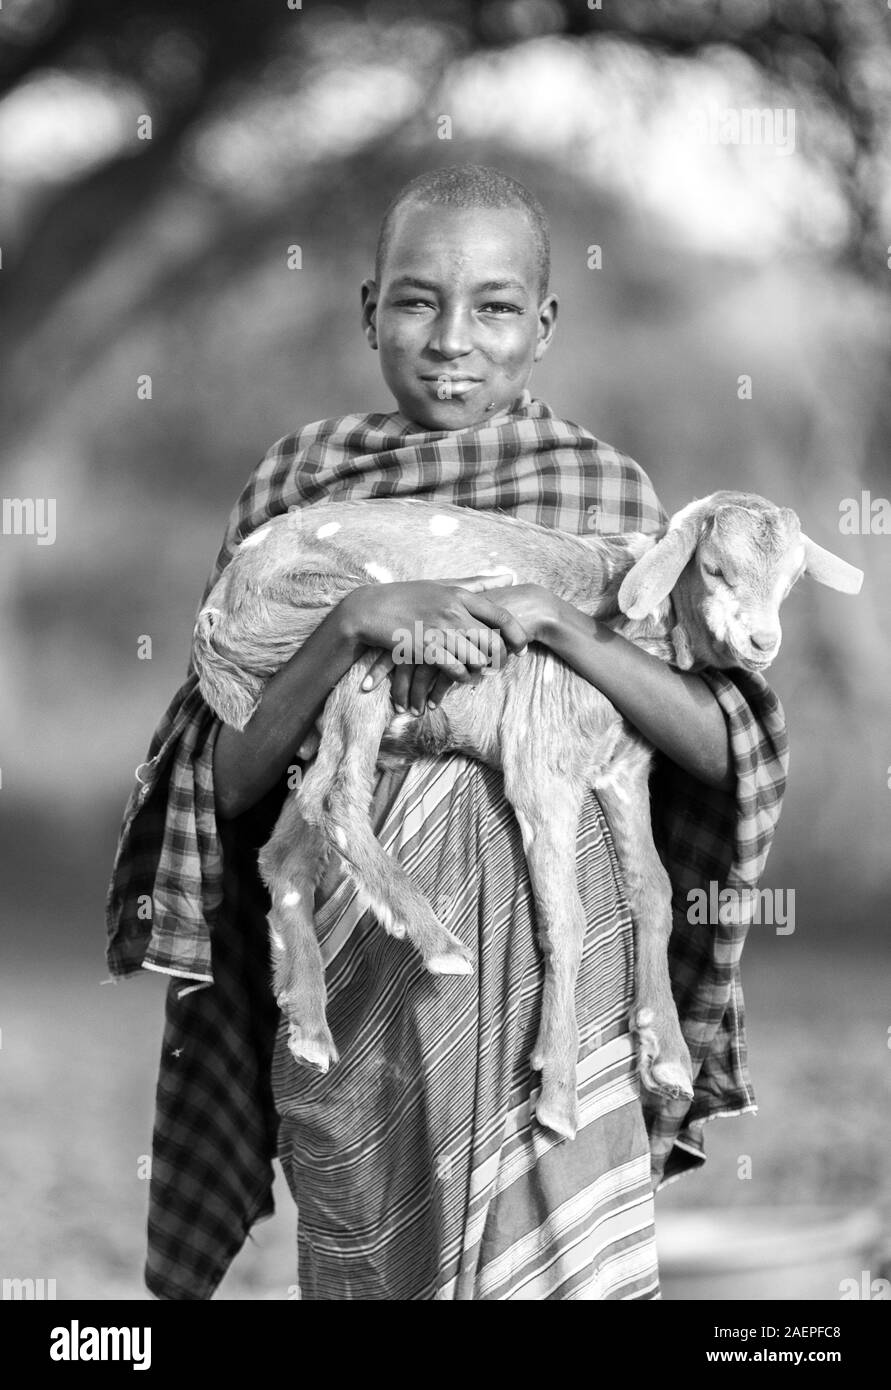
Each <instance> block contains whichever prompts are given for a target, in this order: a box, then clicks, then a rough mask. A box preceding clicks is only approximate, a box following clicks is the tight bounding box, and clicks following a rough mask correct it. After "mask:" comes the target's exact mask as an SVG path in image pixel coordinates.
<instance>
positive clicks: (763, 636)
mask: <svg viewBox="0 0 891 1390" xmlns="http://www.w3.org/2000/svg"><path fill="white" fill-rule="evenodd" d="M778 640H779V639H778V637H777V634H776V633H775V632H771V631H770V630H769V629H768V628H763V629H762V630H761V631H760V632H752V633H750V634H749V641H750V642H751V644H752V646H753V647H754V648H755V650H756V651H758V652H772V651H773V649H774V647H775V646H776V644H777V642H778Z"/></svg>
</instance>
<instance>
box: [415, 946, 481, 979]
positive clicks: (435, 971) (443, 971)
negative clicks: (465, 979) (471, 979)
mask: <svg viewBox="0 0 891 1390" xmlns="http://www.w3.org/2000/svg"><path fill="white" fill-rule="evenodd" d="M424 964H425V966H426V967H427V969H428V970H429V971H430V974H431V975H472V974H473V966H472V965H471V963H470V961H469V960H468V959H467V957H466V956H465V955H459V954H458V952H457V951H448V952H445V953H443V954H441V955H438V956H428V957H427V959H426V960H425V961H424Z"/></svg>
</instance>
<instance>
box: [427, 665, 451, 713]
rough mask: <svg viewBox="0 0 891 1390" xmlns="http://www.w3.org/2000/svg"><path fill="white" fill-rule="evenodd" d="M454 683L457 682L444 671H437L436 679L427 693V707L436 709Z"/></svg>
mask: <svg viewBox="0 0 891 1390" xmlns="http://www.w3.org/2000/svg"><path fill="white" fill-rule="evenodd" d="M454 684H455V682H454V681H453V680H451V678H450V677H449V676H447V675H446V674H445V672H444V671H437V673H436V680H435V681H434V682H433V684H432V686H431V687H430V690H429V691H428V694H427V708H428V709H435V708H436V706H437V705H441V704H442V702H443V700H444V699H445V697H446V695H448V693H449V691H450V690H451V688H452V686H453V685H454Z"/></svg>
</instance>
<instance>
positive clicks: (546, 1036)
mask: <svg viewBox="0 0 891 1390" xmlns="http://www.w3.org/2000/svg"><path fill="white" fill-rule="evenodd" d="M504 788H505V792H506V794H507V798H508V800H509V801H510V803H511V805H512V806H513V808H514V811H515V812H516V816H517V821H518V822H519V826H520V831H521V833H522V836H523V848H524V849H525V851H526V863H527V865H528V867H529V878H530V882H531V885H532V892H533V896H534V898H535V913H536V919H537V922H538V937H539V943H540V945H541V949H542V953H543V955H544V962H545V973H544V988H543V991H542V1000H541V1021H540V1024H539V1029H538V1037H537V1039H536V1042H535V1047H534V1049H533V1052H532V1056H531V1058H530V1060H531V1062H532V1066H533V1067H534V1068H535V1070H536V1071H539V1072H541V1092H540V1094H539V1097H538V1101H537V1102H536V1106H535V1113H536V1116H537V1117H538V1120H539V1123H540V1124H542V1125H544V1127H545V1128H546V1129H550V1130H553V1131H554V1133H555V1134H559V1135H562V1137H563V1138H564V1139H574V1138H575V1136H576V1132H577V1130H578V1123H579V1111H578V1087H577V1076H578V1056H579V1032H578V1022H577V1019H576V1001H575V995H576V984H577V982H578V973H579V965H580V964H581V959H582V944H583V942H584V937H585V930H586V922H585V913H584V908H583V906H582V900H581V898H580V896H579V890H578V881H577V879H576V863H575V861H576V839H577V836H578V822H579V813H580V810H581V802H582V795H583V791H584V788H583V787H582V786H578V787H576V786H574V785H573V784H571V783H570V782H569V781H568V780H567V779H566V778H565V777H561V776H558V775H556V774H554V773H551V772H549V771H548V770H546V769H542V768H541V767H539V766H530V765H529V761H528V757H527V759H526V765H525V767H523V769H522V770H518V771H517V772H513V771H512V770H511V768H510V766H509V764H508V762H506V763H505V769H504Z"/></svg>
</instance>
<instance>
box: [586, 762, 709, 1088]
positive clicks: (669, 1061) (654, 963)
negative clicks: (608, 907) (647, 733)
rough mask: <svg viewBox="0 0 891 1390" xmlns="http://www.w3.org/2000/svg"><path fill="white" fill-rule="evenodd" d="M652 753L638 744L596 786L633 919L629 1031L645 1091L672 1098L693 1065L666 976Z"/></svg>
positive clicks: (689, 1080)
mask: <svg viewBox="0 0 891 1390" xmlns="http://www.w3.org/2000/svg"><path fill="white" fill-rule="evenodd" d="M650 760H651V754H650V752H649V749H648V748H647V747H646V746H645V745H643V744H641V745H639V746H638V747H636V748H634V749H633V750H631V752H630V753H629V754H628V755H627V756H624V757H623V758H622V759H621V761H620V763H619V766H618V769H617V771H616V773H615V774H613V773H608V774H607V775H606V776H605V777H602V778H598V779H597V781H596V783H595V791H596V792H597V797H598V799H599V801H600V804H601V806H602V807H603V811H604V814H605V816H606V819H607V821H608V823H609V828H610V831H611V832H612V838H613V844H614V846H615V850H616V858H617V859H618V861H619V867H620V869H621V870H622V877H623V879H624V883H625V892H626V896H627V898H628V906H629V907H630V909H631V916H632V917H633V919H634V942H635V954H636V958H637V959H636V969H635V977H636V979H635V1002H634V1008H633V1010H632V1013H631V1019H630V1023H631V1029H632V1031H633V1032H634V1033H636V1034H637V1037H638V1042H639V1047H640V1055H639V1062H638V1065H639V1067H640V1077H641V1081H642V1083H643V1085H644V1086H645V1087H646V1089H647V1090H648V1091H653V1092H655V1093H657V1094H658V1095H661V1096H663V1097H665V1098H666V1099H670V1100H677V1099H678V1097H680V1096H686V1097H687V1099H689V1100H692V1098H693V1066H692V1063H691V1061H690V1053H689V1050H688V1048H687V1044H686V1042H685V1041H684V1035H683V1033H682V1032H681V1025H680V1020H679V1019H678V1011H677V1008H676V1006H675V1002H674V998H673V996H672V992H671V979H670V976H669V973H668V939H669V937H670V935H671V880H670V879H669V877H668V874H667V873H666V871H665V869H664V867H663V864H662V861H661V859H660V858H659V854H658V851H657V849H656V846H655V843H654V841H653V826H652V822H651V820H650V791H649V769H650Z"/></svg>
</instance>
